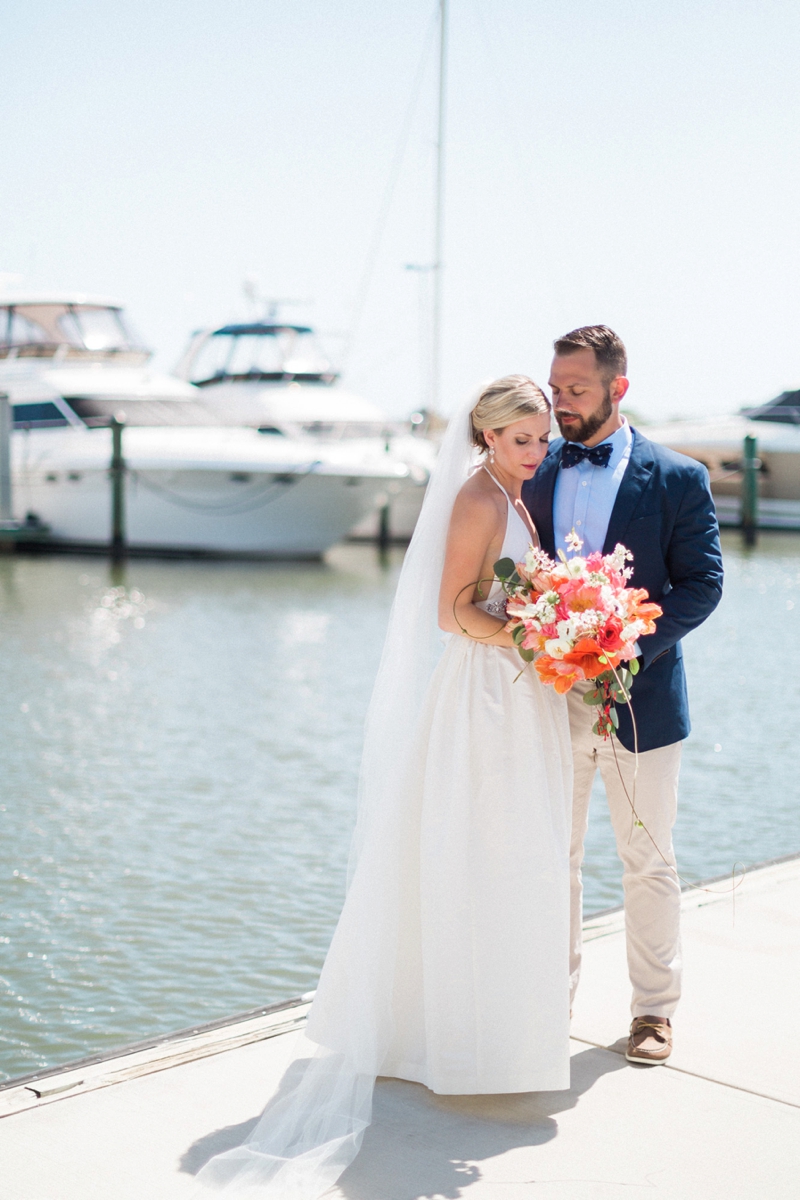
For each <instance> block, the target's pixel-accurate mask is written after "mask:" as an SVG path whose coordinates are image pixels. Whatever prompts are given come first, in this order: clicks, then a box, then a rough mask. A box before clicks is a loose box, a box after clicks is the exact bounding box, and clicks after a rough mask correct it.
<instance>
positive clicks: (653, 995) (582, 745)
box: [522, 325, 722, 1063]
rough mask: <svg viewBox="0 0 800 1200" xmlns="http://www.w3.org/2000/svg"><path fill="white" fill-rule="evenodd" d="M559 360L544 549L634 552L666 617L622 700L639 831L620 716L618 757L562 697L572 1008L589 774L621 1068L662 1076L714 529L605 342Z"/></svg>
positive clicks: (702, 472)
mask: <svg viewBox="0 0 800 1200" xmlns="http://www.w3.org/2000/svg"><path fill="white" fill-rule="evenodd" d="M555 352H556V353H555V358H554V359H553V366H552V369H551V372H550V388H551V389H552V394H553V412H554V415H555V418H556V421H557V422H558V426H559V429H560V430H561V434H562V438H559V439H557V440H556V441H555V442H554V443H553V444H552V446H551V449H550V452H549V453H548V455H547V458H546V459H545V460H544V462H543V463H542V465H541V466H540V468H539V470H538V471H537V472H536V474H535V475H534V477H533V479H532V480H531V481H530V482H529V483H526V484H525V485H523V489H522V497H523V500H524V501H525V504H526V505H527V507H528V509H529V511H530V514H531V517H532V518H533V521H534V524H535V525H536V527H537V529H538V531H539V536H540V538H541V543H542V547H543V549H544V550H546V551H547V552H548V554H550V555H554V554H555V552H556V551H558V550H559V549H560V550H564V551H565V552H566V549H567V546H566V540H565V539H566V537H567V535H568V534H569V533H570V532H571V531H572V530H573V529H574V530H575V532H576V533H577V534H578V536H579V537H580V538H581V539H582V541H583V548H582V551H581V553H582V554H588V553H590V552H591V551H594V550H601V551H604V552H609V551H611V550H613V549H614V546H615V545H616V543H617V542H622V543H623V544H624V545H625V546H627V548H628V549H629V550H630V551H632V553H633V562H632V566H633V578H632V580H631V586H633V587H640V588H646V589H647V591H648V593H649V595H650V599H651V600H653V601H655V602H657V603H658V604H659V605H660V606H661V608H662V609H663V610H664V611H663V616H661V617H659V619H658V621H657V622H656V632H655V633H654V634H651V635H649V636H647V637H643V638H642V640H641V643H640V644H639V647H638V649H639V667H640V670H639V674H638V675H636V676H635V677H634V682H633V686H632V689H631V698H632V706H633V710H634V717H635V720H636V728H637V734H638V749H639V767H638V774H637V777H636V810H637V814H638V816H639V817H640V819H641V821H642V823H643V825H644V828H642V827H640V826H636V825H634V824H633V819H632V813H631V806H630V802H629V800H628V798H627V797H626V794H625V792H626V789H627V792H628V795H629V796H632V794H633V774H634V762H635V756H634V753H633V750H634V736H633V726H632V723H631V717H630V712H629V710H628V707H627V706H626V705H621V706H619V708H618V709H617V712H618V715H619V740H618V741H617V740H616V739H615V742H616V747H615V746H614V745H612V743H611V742H610V741H603V739H602V738H599V737H596V736H595V735H594V734H593V733H592V724H593V723H594V720H595V717H596V710H595V709H594V708H593V707H592V706H589V705H587V704H584V702H583V697H584V695H585V694H586V692H587V690H588V689H589V687H590V686H591V684H589V683H585V682H584V683H580V684H577V685H576V686H575V687H573V689H572V691H570V692H569V694H568V697H567V700H568V705H569V717H570V729H571V734H572V750H573V762H574V794H573V816H572V844H571V848H570V865H571V929H570V986H571V990H572V995H573V996H574V993H575V988H576V987H577V985H578V977H579V974H580V965H581V924H582V898H583V889H582V884H581V863H582V861H583V842H584V838H585V835H586V829H587V826H588V820H589V797H590V794H591V790H592V781H593V779H594V776H595V773H596V772H597V771H598V770H599V771H600V774H601V776H602V779H603V783H604V784H605V790H606V795H607V798H608V806H609V811H610V814H611V822H612V825H613V827H614V834H615V836H616V840H617V852H618V854H619V857H620V858H621V859H622V863H623V876H622V882H623V887H624V893H625V932H626V940H627V951H628V970H629V974H630V979H631V984H632V985H633V1002H632V1006H631V1012H632V1015H633V1023H632V1025H631V1030H630V1035H629V1038H628V1047H627V1057H628V1059H630V1061H631V1062H647V1063H660V1062H664V1061H665V1060H666V1059H667V1058H668V1057H669V1055H670V1052H671V1050H672V1028H671V1023H670V1017H671V1016H672V1014H673V1012H674V1011H675V1008H676V1006H677V1003H678V999H679V997H680V981H681V953H680V930H679V920H680V899H681V897H680V883H679V880H678V878H677V875H676V872H675V855H674V852H673V848H672V826H673V824H674V822H675V815H676V808H677V792H678V770H679V767H680V758H681V741H682V739H683V738H685V737H686V735H687V734H688V733H689V709H688V702H687V696H686V679H685V676H684V671H683V654H682V650H681V641H680V639H681V638H682V637H683V635H684V634H686V633H689V632H690V631H691V630H692V629H694V628H696V626H698V625H700V624H701V623H702V622H703V621H704V620H705V619H706V617H707V616H708V615H709V613H711V612H713V610H714V609H715V608H716V606H717V604H718V603H719V599H720V596H721V594H722V557H721V554H720V546H719V530H718V527H717V520H716V516H715V512H714V502H713V500H712V498H711V492H710V490H709V484H708V472H707V471H706V469H705V467H703V466H702V465H701V464H700V463H698V462H695V461H694V460H693V459H690V458H686V457H684V456H683V455H682V454H676V453H674V452H673V451H672V450H667V449H665V448H664V447H663V446H659V445H657V444H656V443H654V442H649V441H648V440H647V438H645V437H642V435H641V434H640V433H639V432H638V431H637V430H635V429H632V428H631V427H630V425H629V424H628V422H627V421H626V419H625V417H623V416H622V415H621V414H620V411H619V405H620V401H621V400H622V398H623V396H624V395H625V393H626V392H627V390H628V380H627V378H626V374H627V357H626V353H625V347H624V345H623V344H622V342H621V340H620V339H619V338H618V337H617V335H616V334H615V333H614V332H613V330H611V329H609V328H608V327H607V326H605V325H590V326H586V327H584V328H582V329H575V330H573V331H572V333H567V334H565V335H564V337H561V338H559V339H558V341H556V342H555ZM620 743H621V744H620ZM615 748H616V758H615V755H614V750H615ZM620 775H622V777H623V779H624V781H625V786H624V787H623V784H622V782H621V779H620ZM648 832H649V834H650V835H652V839H653V841H655V846H654V845H653V841H651V839H650V837H648ZM662 855H663V857H662ZM665 860H666V861H665Z"/></svg>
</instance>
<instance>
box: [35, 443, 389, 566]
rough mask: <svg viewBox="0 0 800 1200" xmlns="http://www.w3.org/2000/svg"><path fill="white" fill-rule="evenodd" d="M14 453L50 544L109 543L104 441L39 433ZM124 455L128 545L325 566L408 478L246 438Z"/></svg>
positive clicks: (143, 446) (143, 448)
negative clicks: (322, 559) (334, 549)
mask: <svg viewBox="0 0 800 1200" xmlns="http://www.w3.org/2000/svg"><path fill="white" fill-rule="evenodd" d="M273 442H274V443H277V444H275V445H273V444H272V443H273ZM14 443H15V447H14V449H15V454H14V471H13V482H14V508H15V511H16V514H17V515H18V516H21V517H24V516H25V515H26V514H27V513H34V514H35V515H36V516H37V517H39V519H40V520H41V521H43V522H44V523H45V524H47V525H48V526H49V527H50V537H51V540H52V541H54V542H59V543H62V544H73V545H82V546H87V547H102V546H105V545H107V544H108V543H109V540H110V536H111V485H110V480H109V465H110V458H111V439H110V434H109V431H108V430H106V429H95V430H87V431H82V430H41V431H39V430H32V431H30V432H22V433H19V434H15V435H14ZM123 453H124V457H125V461H126V466H127V473H126V481H125V528H126V541H127V544H128V545H129V546H130V547H131V548H132V549H139V550H148V549H150V550H157V551H195V552H206V553H214V554H247V555H258V556H265V557H269V556H276V557H278V556H279V557H314V556H319V555H320V554H322V553H324V551H325V550H327V549H328V548H329V547H330V546H332V545H334V544H335V543H336V542H338V541H339V540H340V539H341V538H343V537H344V536H345V535H346V534H347V532H348V530H349V529H350V528H351V527H352V526H353V525H354V524H355V523H356V522H357V521H359V520H360V519H363V517H364V516H365V515H367V514H369V513H370V512H371V511H372V510H374V509H375V507H376V506H377V505H379V504H380V503H381V502H382V501H383V499H384V497H385V495H386V492H387V488H388V487H389V486H392V485H395V484H396V483H397V482H400V481H401V477H402V473H404V472H405V468H404V467H402V466H400V465H399V464H397V463H396V462H394V461H393V462H391V463H387V464H386V466H385V467H383V466H381V465H380V464H377V463H376V464H373V465H368V466H367V467H365V466H364V465H363V464H359V463H358V462H357V460H355V459H350V460H349V459H348V456H347V454H346V453H344V452H340V453H339V454H338V456H331V455H323V456H322V457H320V458H319V459H315V458H314V457H313V455H314V453H315V448H314V447H313V446H309V445H308V444H302V445H300V446H298V444H297V443H288V442H287V440H286V439H278V438H276V439H272V438H266V437H264V436H262V435H259V434H258V433H256V432H255V431H253V430H240V429H233V430H230V429H213V428H212V429H185V428H184V429H165V428H160V429H143V428H138V429H136V428H131V429H127V430H126V431H125V434H124V444H123Z"/></svg>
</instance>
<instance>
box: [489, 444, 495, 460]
mask: <svg viewBox="0 0 800 1200" xmlns="http://www.w3.org/2000/svg"><path fill="white" fill-rule="evenodd" d="M489 462H490V463H492V464H494V446H490V447H489Z"/></svg>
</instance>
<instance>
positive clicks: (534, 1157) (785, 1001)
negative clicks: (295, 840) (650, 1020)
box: [0, 858, 800, 1200]
mask: <svg viewBox="0 0 800 1200" xmlns="http://www.w3.org/2000/svg"><path fill="white" fill-rule="evenodd" d="M711 886H712V887H713V888H714V889H715V891H716V892H724V890H725V888H726V887H729V886H730V885H729V884H726V883H725V882H724V881H723V882H721V883H719V884H715V885H711ZM683 930H684V951H685V997H684V1000H683V1002H682V1004H681V1008H680V1010H679V1014H678V1019H677V1021H676V1026H675V1036H676V1048H675V1052H674V1054H673V1057H672V1059H671V1060H670V1063H669V1065H668V1066H666V1067H646V1066H634V1065H631V1064H629V1063H627V1062H626V1060H625V1058H624V1039H623V1035H624V1034H625V1032H626V1028H627V1023H628V991H629V989H628V983H627V973H626V966H625V945H624V936H623V926H622V918H621V914H619V913H611V914H608V915H606V916H601V917H598V918H595V919H594V920H590V921H588V922H587V924H586V938H587V944H586V958H585V968H584V975H583V980H582V983H581V989H580V993H579V998H578V1003H577V1005H576V1011H575V1019H574V1021H573V1044H572V1051H573V1058H572V1066H573V1071H572V1088H571V1090H570V1091H569V1092H551V1093H546V1094H545V1093H540V1094H533V1095H524V1096H492V1097H455V1098H453V1097H451V1098H441V1097H436V1096H433V1095H432V1094H431V1093H430V1092H428V1091H426V1090H425V1089H424V1088H422V1087H420V1086H418V1085H416V1084H409V1083H402V1082H399V1081H392V1080H385V1081H381V1082H380V1083H379V1085H378V1088H377V1094H376V1104H375V1120H374V1123H373V1125H372V1127H371V1128H370V1129H369V1130H368V1132H367V1135H366V1138H365V1142H364V1147H363V1150H362V1152H361V1154H360V1156H359V1158H358V1159H357V1160H356V1162H355V1163H354V1164H353V1166H351V1167H350V1169H349V1170H348V1171H347V1172H346V1173H345V1175H344V1176H343V1177H342V1179H341V1180H340V1183H339V1185H338V1186H337V1187H336V1188H334V1189H332V1190H331V1192H330V1193H329V1196H330V1197H331V1200H419V1198H422V1197H425V1198H438V1197H446V1198H448V1200H451V1198H453V1200H454V1198H458V1197H465V1198H467V1200H473V1198H474V1200H539V1198H540V1197H541V1198H542V1200H632V1198H633V1197H636V1196H642V1197H649V1196H658V1197H664V1198H669V1200H723V1198H724V1200H784V1198H786V1200H789V1198H791V1200H797V1197H798V1196H800V1037H799V1036H798V1030H797V1029H796V1028H795V1024H794V1022H795V1017H796V1013H797V997H798V995H800V858H794V859H791V860H787V861H784V862H779V863H776V864H773V865H770V866H765V867H762V868H760V869H759V870H757V871H753V872H751V873H750V874H748V876H747V877H746V879H745V881H744V883H743V885H742V886H741V888H740V889H739V890H738V891H737V893H736V899H735V906H734V904H733V903H732V901H731V899H730V896H729V895H720V894H709V893H708V892H702V891H701V892H689V893H687V895H686V896H685V901H684V922H683ZM306 1009H307V1005H306V1004H304V1003H301V1002H297V1003H295V1004H294V1005H292V1006H284V1007H281V1008H280V1009H278V1010H277V1011H271V1012H267V1011H265V1012H264V1013H261V1014H258V1015H254V1016H249V1017H248V1018H246V1019H239V1020H237V1021H235V1022H232V1023H228V1024H220V1025H219V1026H217V1027H216V1028H208V1027H207V1028H205V1029H204V1030H203V1031H201V1032H198V1033H196V1034H195V1035H192V1036H183V1037H180V1038H172V1039H167V1040H163V1041H161V1042H157V1043H154V1044H151V1045H149V1046H143V1047H142V1048H140V1049H138V1050H134V1051H131V1052H127V1053H124V1054H121V1055H118V1056H116V1057H114V1058H107V1059H105V1060H103V1061H100V1062H95V1063H94V1064H92V1063H90V1062H87V1063H86V1064H83V1065H77V1066H75V1065H73V1066H72V1067H70V1068H69V1069H63V1070H60V1071H58V1072H51V1073H49V1074H42V1075H40V1077H39V1078H38V1080H34V1079H31V1080H28V1081H27V1082H26V1083H20V1082H19V1081H17V1082H15V1083H13V1084H7V1085H5V1086H4V1087H3V1088H2V1089H0V1117H2V1118H3V1119H0V1196H2V1200H180V1198H181V1197H187V1196H190V1195H191V1194H192V1193H193V1191H195V1190H196V1187H195V1184H194V1181H193V1174H194V1173H195V1172H196V1171H197V1170H198V1169H199V1167H200V1166H201V1164H202V1163H203V1162H204V1161H205V1160H206V1159H207V1158H208V1157H210V1156H211V1155H212V1154H213V1153H216V1152H218V1151H219V1150H221V1149H223V1148H225V1147H227V1146H229V1145H233V1144H236V1143H237V1142H239V1141H241V1140H242V1137H243V1136H244V1135H245V1134H246V1133H247V1131H248V1130H249V1129H250V1128H251V1127H252V1125H253V1123H254V1121H255V1118H256V1117H257V1116H258V1113H259V1112H260V1110H261V1109H262V1108H263V1106H264V1103H265V1102H266V1100H267V1099H268V1098H269V1096H270V1095H271V1094H272V1093H273V1092H274V1091H275V1090H276V1089H277V1087H278V1084H279V1082H280V1079H281V1077H282V1075H283V1072H284V1070H285V1068H286V1065H287V1064H288V1063H289V1062H290V1061H291V1058H292V1053H293V1046H294V1045H295V1044H296V1041H297V1037H298V1034H297V1032H296V1031H297V1029H298V1027H299V1025H301V1024H302V1020H303V1016H304V1013H305V1011H306ZM211 1194H212V1193H209V1195H211Z"/></svg>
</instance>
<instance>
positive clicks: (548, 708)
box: [199, 417, 572, 1200]
mask: <svg viewBox="0 0 800 1200" xmlns="http://www.w3.org/2000/svg"><path fill="white" fill-rule="evenodd" d="M467 419H468V418H467ZM455 420H456V418H454V421H455ZM459 420H461V422H462V424H464V418H463V417H462V418H459ZM452 424H453V422H451V426H452ZM470 459H471V455H470V449H469V441H468V437H467V436H466V429H465V428H463V429H457V430H455V431H453V430H452V429H451V430H449V431H448V435H447V439H446V441H445V446H444V447H443V450H442V455H441V458H440V463H439V467H438V469H437V474H436V477H435V484H436V485H437V486H434V484H432V485H431V487H430V489H429V491H430V494H429V496H428V497H427V498H426V503H425V507H424V509H423V516H422V518H421V520H420V526H418V531H417V535H415V539H414V542H413V543H412V546H411V547H410V549H409V552H408V554H407V557H406V564H405V566H404V570H403V575H402V577H401V581H400V584H399V586H398V596H397V600H396V602H395V609H394V610H393V615H392V620H391V623H390V631H389V635H388V637H387V644H386V648H385V650H384V656H383V660H382V663H381V668H380V671H379V676H378V682H377V684H376V690H375V694H374V696H373V700H372V704H371V708H370V714H369V717H368V722H367V730H366V742H365V756H364V764H363V768H362V794H361V807H360V812H359V823H358V829H357V836H356V861H355V866H354V869H353V872H352V878H351V883H350V887H349V889H348V893H347V898H346V901H345V905H344V909H343V911H342V915H341V918H340V920H339V924H338V926H337V929H336V932H335V934H334V937H333V941H332V943H331V947H330V950H329V952H328V956H327V959H326V962H325V965H324V967H323V971H322V975H321V978H320V981H319V987H318V990H317V993H316V996H315V999H314V1003H313V1005H312V1008H311V1013H310V1015H309V1020H308V1026H307V1031H306V1037H307V1042H306V1045H305V1053H306V1054H307V1055H308V1057H307V1058H304V1059H303V1060H302V1061H301V1062H298V1063H295V1064H294V1066H293V1068H292V1071H291V1072H290V1074H291V1075H292V1081H291V1082H290V1084H289V1086H288V1087H287V1088H286V1090H285V1091H284V1093H283V1094H282V1095H280V1096H279V1097H278V1098H277V1099H276V1100H274V1101H273V1102H271V1103H270V1104H269V1105H268V1106H267V1109H266V1110H265V1112H264V1114H263V1116H262V1118H261V1120H260V1122H259V1125H258V1126H257V1127H256V1129H255V1131H254V1133H253V1134H252V1135H251V1137H250V1139H249V1141H248V1142H247V1143H245V1144H244V1145H243V1146H240V1147H237V1148H236V1149H235V1150H231V1151H227V1152H226V1153H224V1154H222V1155H219V1156H218V1157H217V1158H215V1159H212V1160H211V1161H210V1162H209V1163H208V1164H207V1165H206V1166H205V1167H204V1168H203V1170H202V1171H201V1173H200V1176H199V1178H200V1180H201V1181H202V1182H203V1183H205V1184H208V1185H210V1186H211V1187H217V1188H219V1187H223V1188H224V1189H225V1192H226V1195H246V1196H252V1197H254V1198H255V1197H256V1196H260V1197H264V1198H266V1197H270V1198H272V1197H281V1198H282V1200H286V1198H288V1197H296V1198H297V1200H312V1198H314V1197H317V1196H319V1195H321V1194H322V1192H323V1191H324V1190H325V1189H326V1188H327V1187H329V1186H330V1185H331V1184H332V1183H333V1182H335V1180H336V1179H337V1178H338V1176H339V1175H340V1174H341V1172H342V1170H343V1169H344V1167H345V1166H346V1165H347V1164H348V1163H349V1162H350V1161H352V1159H353V1158H354V1157H355V1155H356V1153H357V1152H358V1148H359V1146H360V1143H361V1137H362V1135H363V1130H364V1128H365V1127H366V1126H367V1125H368V1124H369V1120H370V1115H371V1101H372V1091H373V1086H374V1081H375V1078H376V1076H378V1075H385V1076H393V1077H395V1078H400V1079H408V1080H414V1081H416V1082H418V1083H422V1084H425V1085H426V1086H427V1087H429V1088H431V1089H432V1090H433V1091H435V1092H438V1093H441V1094H464V1093H470V1094H475V1093H502V1092H529V1091H550V1090H559V1089H564V1088H568V1087H569V979H568V970H569V967H568V957H569V871H568V866H569V862H568V858H569V834H570V804H571V788H572V759H571V751H570V740H569V726H568V720H567V712H566V705H565V703H564V700H563V698H562V697H560V696H558V695H557V694H556V693H555V692H553V691H552V690H550V689H547V688H545V687H544V686H543V685H542V684H541V683H540V682H539V678H538V676H537V674H536V672H535V671H534V670H533V669H532V668H531V667H528V668H526V669H525V670H523V671H522V674H520V669H521V668H522V667H523V665H524V664H523V662H522V659H521V658H520V657H519V655H518V654H517V652H516V651H515V650H512V649H507V648H504V647H500V646H492V645H487V644H485V643H482V642H480V641H472V640H470V639H468V638H465V637H460V636H457V635H452V636H450V637H449V639H448V641H447V645H446V647H445V650H444V653H441V640H442V635H441V634H439V635H438V637H437V636H436V631H435V612H436V596H437V594H438V586H439V579H440V577H441V569H442V563H443V559H444V539H445V537H446V532H447V525H448V523H449V517H450V512H451V511H452V505H453V501H454V499H455V495H456V493H457V491H458V489H459V487H460V486H461V485H462V484H463V482H464V480H465V479H466V477H467V474H468V471H469V469H470ZM492 478H494V476H492ZM495 482H496V483H497V480H495ZM497 486H498V487H500V484H499V483H498V484H497ZM501 490H502V489H501ZM507 503H508V516H507V524H506V533H505V540H504V543H503V550H502V555H501V557H510V558H513V559H514V560H515V561H519V560H520V559H521V558H522V557H524V554H525V552H526V551H527V549H528V545H529V542H530V534H529V531H528V529H527V527H526V525H525V524H524V522H523V520H522V518H521V517H520V515H519V513H518V512H517V511H516V509H515V508H514V506H513V505H512V503H511V501H510V500H509V499H508V497H507ZM431 576H432V577H433V578H432V579H431ZM500 592H501V589H500V586H499V585H498V584H494V585H493V586H492V589H491V591H490V592H489V594H488V596H487V598H486V600H484V601H482V602H481V607H483V608H485V609H486V610H487V611H489V612H492V613H499V612H500V604H501V602H502V598H501V595H500ZM431 626H432V627H431ZM435 641H438V642H439V658H438V662H437V663H436V664H435V666H433V658H434V657H435V654H434V655H432V653H431V651H432V649H433V642H435Z"/></svg>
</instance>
